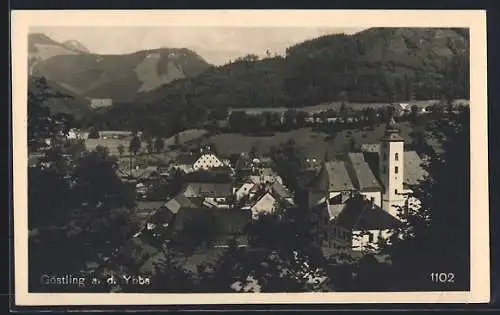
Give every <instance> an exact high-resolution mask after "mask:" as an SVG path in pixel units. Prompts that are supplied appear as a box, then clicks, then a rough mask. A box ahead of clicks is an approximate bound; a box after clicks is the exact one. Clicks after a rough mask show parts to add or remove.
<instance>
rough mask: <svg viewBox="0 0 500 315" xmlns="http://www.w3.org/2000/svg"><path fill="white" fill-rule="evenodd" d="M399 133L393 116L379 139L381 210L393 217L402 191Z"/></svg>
mask: <svg viewBox="0 0 500 315" xmlns="http://www.w3.org/2000/svg"><path fill="white" fill-rule="evenodd" d="M399 132H400V129H399V126H398V125H397V124H396V120H395V119H394V116H391V117H390V119H389V122H388V123H387V125H386V126H385V134H384V137H383V138H382V139H381V146H380V156H379V172H380V179H381V182H382V184H383V186H384V192H383V195H382V208H383V209H385V210H386V211H387V212H389V213H390V214H392V215H393V216H395V217H396V216H397V209H396V208H395V206H397V205H399V204H401V202H402V200H403V195H402V193H403V190H404V187H403V178H404V161H403V159H404V139H403V138H402V137H401V136H400V135H399Z"/></svg>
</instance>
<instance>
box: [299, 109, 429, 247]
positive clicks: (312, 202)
mask: <svg viewBox="0 0 500 315" xmlns="http://www.w3.org/2000/svg"><path fill="white" fill-rule="evenodd" d="M404 144H405V143H404V139H403V138H402V137H401V136H400V129H399V127H398V126H397V124H396V122H395V120H394V118H391V119H390V121H389V122H388V124H387V125H386V127H385V131H384V136H383V137H382V139H381V140H380V143H377V144H371V145H365V146H362V150H361V152H349V153H348V154H347V155H346V156H345V158H344V159H342V160H333V161H332V160H326V161H324V163H323V166H322V167H321V169H320V171H319V172H318V174H317V175H316V177H315V178H314V179H313V181H312V182H311V183H310V185H309V190H308V191H309V196H308V199H309V207H310V208H311V209H312V210H313V212H315V213H316V214H319V218H320V219H319V226H318V227H319V229H320V230H321V233H319V235H323V236H321V237H319V239H318V241H319V242H320V243H321V244H328V245H325V246H326V247H329V248H333V249H339V248H346V247H348V248H351V249H353V250H363V249H364V248H365V247H366V246H369V245H370V246H372V247H373V246H374V245H376V244H375V243H377V241H378V240H379V239H380V238H387V237H388V235H389V233H390V231H391V229H393V228H395V227H397V226H398V225H399V224H400V223H401V222H400V221H401V219H400V218H399V215H398V213H399V209H400V207H402V206H404V205H405V203H406V202H407V201H408V204H410V205H416V206H417V207H418V203H419V201H418V200H416V199H415V198H413V197H409V196H408V194H409V193H411V192H412V191H411V186H412V185H416V184H418V183H419V181H421V180H423V179H424V178H425V177H426V176H427V172H426V171H425V169H424V168H423V167H422V163H423V162H422V159H421V158H420V157H419V155H418V154H417V153H416V152H415V151H405V146H404ZM410 198H411V199H410ZM332 231H333V232H332ZM339 231H344V232H342V233H339ZM365 231H368V233H365ZM362 233H364V234H363V236H361V234H362ZM339 235H340V236H342V237H339Z"/></svg>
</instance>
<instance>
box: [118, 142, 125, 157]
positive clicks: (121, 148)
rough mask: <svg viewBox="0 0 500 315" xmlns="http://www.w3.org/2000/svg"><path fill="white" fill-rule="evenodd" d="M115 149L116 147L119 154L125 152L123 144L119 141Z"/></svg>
mask: <svg viewBox="0 0 500 315" xmlns="http://www.w3.org/2000/svg"><path fill="white" fill-rule="evenodd" d="M117 149H118V153H119V154H120V156H122V155H123V153H125V146H124V145H123V144H121V143H120V145H118V147H117Z"/></svg>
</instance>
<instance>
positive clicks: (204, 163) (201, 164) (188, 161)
mask: <svg viewBox="0 0 500 315" xmlns="http://www.w3.org/2000/svg"><path fill="white" fill-rule="evenodd" d="M222 167H230V162H229V160H228V159H221V158H219V157H217V156H216V155H215V154H214V153H210V152H205V153H202V152H201V153H200V154H194V153H188V154H179V155H178V156H177V158H176V159H175V161H174V163H173V165H172V169H178V170H181V171H183V172H184V173H192V172H196V171H200V170H210V169H214V168H222Z"/></svg>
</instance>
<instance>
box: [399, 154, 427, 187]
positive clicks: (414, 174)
mask: <svg viewBox="0 0 500 315" xmlns="http://www.w3.org/2000/svg"><path fill="white" fill-rule="evenodd" d="M422 163H423V162H422V159H420V157H419V156H418V154H417V152H415V151H405V153H404V184H406V185H417V184H418V183H419V182H420V181H421V180H423V179H424V178H425V177H426V176H427V175H428V172H427V171H426V170H425V169H424V168H423V167H422Z"/></svg>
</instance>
